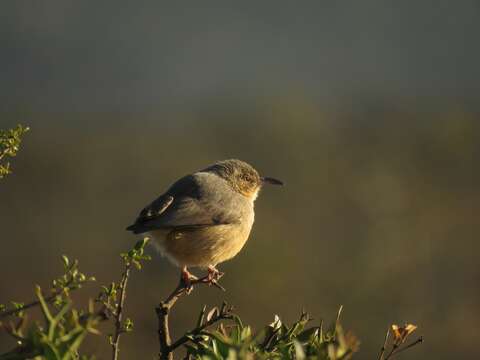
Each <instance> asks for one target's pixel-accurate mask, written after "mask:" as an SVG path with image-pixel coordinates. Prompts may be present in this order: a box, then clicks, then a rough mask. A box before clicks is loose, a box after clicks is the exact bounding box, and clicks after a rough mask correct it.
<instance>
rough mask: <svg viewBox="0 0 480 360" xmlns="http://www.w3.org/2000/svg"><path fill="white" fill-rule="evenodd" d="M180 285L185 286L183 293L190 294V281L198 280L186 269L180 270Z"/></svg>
mask: <svg viewBox="0 0 480 360" xmlns="http://www.w3.org/2000/svg"><path fill="white" fill-rule="evenodd" d="M181 279H182V283H183V285H184V286H185V291H186V293H187V294H190V293H191V292H192V290H193V284H192V281H196V280H198V278H197V277H196V276H195V275H193V274H192V273H191V272H189V271H188V270H187V268H186V267H184V268H182V275H181Z"/></svg>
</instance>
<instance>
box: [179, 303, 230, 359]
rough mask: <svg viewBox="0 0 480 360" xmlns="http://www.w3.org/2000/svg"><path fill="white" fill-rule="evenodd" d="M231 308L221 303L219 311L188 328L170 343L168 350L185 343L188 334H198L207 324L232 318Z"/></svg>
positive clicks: (210, 324) (187, 339)
mask: <svg viewBox="0 0 480 360" xmlns="http://www.w3.org/2000/svg"><path fill="white" fill-rule="evenodd" d="M232 310H233V308H232V307H228V306H227V304H226V303H225V302H224V303H223V304H222V307H221V309H220V311H219V312H218V313H217V314H216V315H215V316H212V318H211V319H209V320H207V321H206V322H205V323H203V324H200V325H199V326H197V327H196V328H195V329H192V330H190V331H189V332H187V333H186V334H185V335H183V336H182V337H181V338H180V339H178V340H177V341H175V342H174V343H173V344H172V345H170V350H171V351H174V350H175V349H177V348H178V347H180V346H182V345H183V344H185V343H186V342H188V341H189V340H190V339H189V335H198V334H200V333H201V332H202V331H203V330H205V329H206V328H208V327H209V326H212V325H213V324H215V323H217V322H219V321H221V320H228V319H233V313H232Z"/></svg>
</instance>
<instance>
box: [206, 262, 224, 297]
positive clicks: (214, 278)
mask: <svg viewBox="0 0 480 360" xmlns="http://www.w3.org/2000/svg"><path fill="white" fill-rule="evenodd" d="M223 275H224V273H223V272H221V271H218V269H216V268H215V267H214V266H212V265H210V266H209V267H208V274H207V275H206V276H204V277H203V278H201V279H200V280H201V281H202V282H203V283H205V284H208V285H209V286H212V285H214V286H216V287H217V288H219V289H220V290H223V291H225V288H224V287H223V286H222V285H220V284H219V283H218V280H220V278H221V277H222V276H223Z"/></svg>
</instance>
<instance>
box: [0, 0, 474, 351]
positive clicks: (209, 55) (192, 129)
mask: <svg viewBox="0 0 480 360" xmlns="http://www.w3.org/2000/svg"><path fill="white" fill-rule="evenodd" d="M479 15H480V5H479V3H478V2H476V1H456V2H452V1H422V2H417V1H416V2H413V1H402V2H395V3H385V2H381V1H355V2H354V1H350V2H346V1H304V2H301V3H298V2H296V3H293V2H291V3H285V4H284V3H282V2H279V1H262V2H250V1H243V2H241V3H237V4H227V3H226V2H208V3H206V2H196V3H189V4H184V3H178V4H175V3H171V2H164V1H158V0H157V1H151V2H149V1H140V2H125V3H122V2H118V1H111V0H109V1H103V2H93V1H70V0H61V1H42V2H30V1H5V2H2V4H1V5H0V41H1V44H2V45H1V56H0V68H1V75H0V78H1V81H0V99H1V101H0V128H2V129H5V128H8V127H13V126H14V125H16V124H17V123H21V124H23V125H28V126H30V127H31V131H30V132H29V133H28V134H27V135H26V136H25V140H24V143H23V144H22V149H21V151H20V153H19V155H18V156H17V158H15V159H13V161H12V165H13V170H14V173H13V175H10V176H8V177H7V178H6V179H4V180H2V182H1V183H0V228H1V230H2V249H1V250H0V273H1V274H2V276H1V277H0V302H6V301H8V300H16V301H28V300H30V299H32V298H33V284H36V283H38V284H41V285H42V286H44V287H47V286H48V284H49V280H50V279H52V278H54V277H56V276H57V275H58V274H60V273H61V271H62V265H61V261H60V256H61V255H62V254H67V255H69V256H70V257H75V258H78V259H79V261H80V265H81V268H82V269H83V270H84V271H85V272H86V273H87V274H94V275H95V276H96V278H97V280H98V283H99V284H96V285H91V286H89V287H88V288H87V289H86V290H85V291H83V292H81V293H80V294H78V295H76V296H77V298H78V299H79V301H80V302H83V304H85V303H86V299H87V298H88V297H89V296H95V295H96V293H97V291H98V288H97V286H98V285H100V284H105V283H109V282H110V281H112V280H114V279H119V277H120V274H121V262H120V258H119V256H118V254H119V253H120V252H121V251H124V250H126V249H128V248H129V247H130V246H131V245H132V244H133V242H134V240H135V237H134V236H133V235H131V234H129V233H127V232H125V231H124V228H125V227H126V226H127V225H129V224H130V223H131V222H132V220H133V219H134V218H135V217H136V215H137V213H138V211H139V210H140V209H141V208H142V207H143V206H144V205H146V204H147V203H148V202H149V201H150V200H151V199H152V198H154V197H155V196H157V195H159V194H160V193H162V192H163V191H164V190H165V189H166V188H167V186H168V185H169V184H170V183H171V182H172V181H174V180H175V179H177V178H178V177H180V176H182V175H185V174H187V173H190V172H192V171H194V170H197V169H200V168H203V167H205V166H206V165H208V164H210V163H212V162H213V161H215V160H219V159H225V158H231V157H236V158H240V159H243V160H246V161H248V162H250V163H252V164H253V165H255V166H256V167H257V168H258V169H259V170H260V171H261V172H262V173H264V174H265V175H270V176H274V177H278V178H280V179H282V180H284V181H285V182H286V184H287V185H286V186H285V187H284V188H283V189H279V188H268V189H264V191H263V192H262V194H261V196H260V198H259V199H258V200H257V204H256V212H257V215H256V223H255V226H254V229H253V232H252V234H251V237H250V240H249V242H248V243H247V246H246V247H245V248H244V249H243V250H242V252H241V253H240V254H239V255H238V256H237V257H236V258H235V259H233V260H231V261H230V262H227V263H225V264H223V265H221V266H220V269H221V270H222V271H225V272H226V275H225V277H224V278H223V279H222V281H223V285H224V286H225V287H226V288H227V289H228V292H227V293H225V294H222V293H220V292H218V291H217V290H216V289H209V288H198V289H197V290H195V292H194V294H193V295H192V296H189V297H188V298H185V299H182V301H181V302H180V303H179V305H178V307H177V308H176V310H175V313H174V315H173V320H172V321H173V324H174V336H175V334H177V335H178V334H183V332H184V331H185V330H186V329H188V328H190V327H192V325H193V323H194V321H195V316H196V314H197V313H198V311H199V310H200V308H201V306H202V305H203V304H204V303H207V304H209V305H215V304H218V303H220V302H221V301H222V300H223V299H225V300H227V301H228V302H229V303H232V304H234V305H235V306H236V308H237V311H238V313H239V314H240V315H241V317H242V318H243V319H244V320H245V322H248V323H251V324H252V325H253V326H254V327H255V328H256V329H260V328H261V326H262V325H263V324H266V323H269V322H271V321H272V320H273V316H274V314H279V315H280V316H281V318H282V319H284V320H285V321H287V322H290V321H293V320H294V319H296V317H297V316H298V314H299V313H300V311H301V309H302V307H304V308H305V309H307V310H308V311H309V312H311V313H312V314H313V316H314V318H315V319H316V321H320V319H321V318H323V319H325V321H327V322H330V321H333V320H334V318H335V316H336V311H337V309H338V307H339V306H340V305H341V304H343V305H344V313H343V321H344V323H345V326H346V327H347V328H349V329H351V330H352V331H353V332H354V333H355V334H356V335H357V336H358V337H359V338H360V339H361V341H362V344H361V353H360V354H359V356H358V357H359V358H361V359H367V358H376V356H377V355H378V351H379V349H380V347H381V345H382V342H383V337H384V333H385V331H386V328H387V327H388V326H389V324H391V323H403V322H407V321H408V322H411V323H414V324H417V325H418V326H419V330H418V331H419V333H421V334H423V335H424V336H425V338H426V342H425V343H424V344H423V345H421V346H420V347H417V348H415V349H413V350H411V351H410V352H409V353H408V354H405V355H402V356H404V357H405V358H407V357H408V358H409V359H424V358H435V359H451V358H457V359H458V358H476V357H478V356H480V350H479V347H478V342H479V341H480V323H479V321H478V320H479V319H480V294H479V288H478V284H479V282H480V267H479V265H478V253H479V251H480V243H479V241H478V238H477V234H478V233H479V230H480V225H479V220H478V214H479V212H480V205H479V201H478V200H479V195H480V190H479V187H478V184H479V181H480V171H479V169H478V158H479V155H480V143H479V141H478V136H479V135H480V124H479V120H480V103H479V94H480V67H479V64H480V47H479V46H478V35H479V34H480V21H479ZM150 253H151V254H152V255H153V257H154V259H153V261H151V262H150V263H148V264H147V266H146V267H145V269H144V270H143V271H141V272H135V273H134V274H133V277H132V280H131V282H130V285H129V286H130V288H129V290H128V292H129V295H128V300H127V310H126V311H127V315H128V316H131V317H132V318H133V320H134V321H135V332H134V333H133V334H132V335H128V336H124V337H123V338H122V344H121V351H122V354H125V355H123V356H124V358H126V359H129V358H147V359H152V358H154V357H155V354H156V353H157V351H158V350H157V349H158V345H157V335H156V325H157V324H156V318H155V314H154V306H155V305H156V304H157V303H158V301H159V300H160V299H162V298H164V297H165V296H166V295H167V293H168V291H169V290H171V289H172V288H173V287H174V286H175V284H176V282H177V276H178V270H177V269H175V268H174V267H173V266H171V265H170V264H169V263H168V262H167V261H166V260H165V259H161V258H160V256H159V255H157V254H155V253H154V252H153V251H150ZM105 331H108V329H106V330H105ZM11 345H12V344H11V342H10V339H7V338H6V337H5V336H4V335H3V334H2V335H0V348H1V350H2V351H3V350H8V349H9V348H10V347H11ZM88 349H89V351H92V352H96V353H97V357H98V358H100V359H103V358H107V357H108V356H109V348H108V345H107V343H106V341H104V339H101V340H99V339H94V341H90V343H89V345H88Z"/></svg>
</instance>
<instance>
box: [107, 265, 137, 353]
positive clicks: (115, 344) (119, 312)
mask: <svg viewBox="0 0 480 360" xmlns="http://www.w3.org/2000/svg"><path fill="white" fill-rule="evenodd" d="M131 267H132V263H131V262H127V263H126V264H125V270H124V272H123V274H122V280H121V281H120V300H119V301H118V304H117V309H116V311H115V314H114V316H115V333H114V335H113V338H112V360H117V359H118V353H119V350H120V349H119V345H120V335H121V334H122V333H124V332H125V329H124V328H123V324H122V317H123V309H124V305H125V298H126V297H127V291H126V288H127V282H128V278H129V276H130V270H131Z"/></svg>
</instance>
